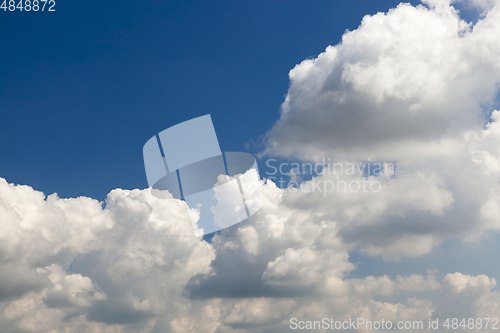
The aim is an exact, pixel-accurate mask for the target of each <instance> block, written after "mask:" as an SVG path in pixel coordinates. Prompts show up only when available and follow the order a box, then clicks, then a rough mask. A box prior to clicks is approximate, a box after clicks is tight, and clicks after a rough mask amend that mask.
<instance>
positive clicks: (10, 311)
mask: <svg viewBox="0 0 500 333" xmlns="http://www.w3.org/2000/svg"><path fill="white" fill-rule="evenodd" d="M285 193H286V192H285V191H283V190H282V189H279V188H277V187H276V186H275V185H274V184H273V183H271V182H269V183H268V184H266V185H264V197H265V199H264V204H263V207H262V209H261V211H259V212H258V213H257V216H256V217H255V219H254V220H252V221H250V223H248V224H247V225H244V226H242V227H240V228H239V229H238V231H237V235H236V237H221V236H215V237H214V239H213V242H212V243H211V244H209V243H207V242H205V241H203V240H202V239H200V238H195V237H193V236H191V237H190V236H187V234H184V235H183V236H179V235H180V232H182V229H183V228H186V229H189V228H191V226H190V222H189V217H188V214H187V207H186V206H185V205H184V203H183V202H181V201H178V200H163V199H158V198H156V197H154V196H152V195H151V194H150V192H149V190H142V191H140V190H134V191H125V190H114V191H112V192H111V193H110V194H109V195H108V197H107V199H106V205H105V207H102V206H101V203H99V202H97V201H95V200H92V199H89V198H85V197H80V198H75V199H60V198H58V197H57V196H56V195H51V196H49V197H47V198H45V197H44V195H43V194H42V193H40V192H37V191H34V190H33V189H32V188H30V187H28V186H15V185H13V184H8V183H7V182H6V181H5V180H3V179H1V180H0V216H1V218H0V222H1V223H0V237H1V243H0V244H1V250H0V258H1V260H0V280H1V282H2V283H1V284H0V309H1V312H0V327H2V332H67V331H71V332H275V331H282V330H288V329H289V328H288V325H289V320H290V318H293V317H295V318H302V319H309V320H317V319H321V318H323V317H325V318H335V319H337V320H341V319H347V318H350V317H363V318H370V319H373V320H377V319H378V320H380V319H382V318H384V320H392V321H395V322H396V321H399V320H423V321H426V320H427V318H429V317H432V316H433V315H438V314H439V315H450V314H451V315H456V313H457V312H456V309H457V304H463V306H460V307H459V308H458V310H460V311H461V312H460V314H461V315H464V316H495V315H497V314H498V310H495V307H496V309H498V304H499V303H498V302H499V297H500V296H499V295H498V294H497V292H496V291H493V290H492V289H493V288H494V286H495V284H496V282H495V280H494V279H493V278H489V277H487V276H485V275H479V276H469V275H465V274H461V273H454V274H448V275H446V277H445V278H444V279H443V280H442V281H439V280H437V279H436V276H435V274H434V272H432V271H429V272H428V273H427V274H426V275H419V274H412V275H407V276H400V275H398V276H395V277H394V278H391V277H389V276H386V275H384V276H367V277H364V278H357V279H354V278H348V274H349V272H351V271H353V270H354V269H355V266H354V265H353V264H352V263H351V262H349V260H348V259H349V246H348V245H346V244H345V243H344V242H343V241H342V238H341V237H340V236H339V233H338V227H337V223H336V222H335V221H332V220H326V219H324V218H322V217H321V215H320V214H318V213H315V212H313V211H310V210H307V209H304V208H297V207H294V206H295V205H294V204H293V201H288V200H287V199H286V195H285ZM172 235H175V236H172ZM402 292H406V293H408V292H409V293H411V294H412V295H413V296H412V297H410V298H408V300H407V301H406V302H405V303H404V304H401V303H390V302H380V301H376V300H374V297H376V296H378V295H379V296H380V295H382V296H390V295H397V294H399V293H402ZM424 292H437V293H439V295H440V296H439V299H438V301H437V302H435V304H433V302H432V301H431V300H429V299H426V298H425V297H422V296H421V295H422V293H424Z"/></svg>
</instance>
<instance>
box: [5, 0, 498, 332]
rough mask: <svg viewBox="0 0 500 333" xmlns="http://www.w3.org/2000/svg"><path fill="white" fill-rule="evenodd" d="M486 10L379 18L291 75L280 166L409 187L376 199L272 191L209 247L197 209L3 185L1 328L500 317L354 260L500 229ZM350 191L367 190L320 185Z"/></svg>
mask: <svg viewBox="0 0 500 333" xmlns="http://www.w3.org/2000/svg"><path fill="white" fill-rule="evenodd" d="M477 5H481V10H484V11H485V12H484V15H483V16H482V18H481V19H480V20H479V21H478V22H477V23H476V24H474V25H471V24H468V23H466V22H464V21H462V20H461V19H460V17H459V14H458V13H457V11H456V10H455V9H454V8H453V7H451V6H450V4H449V3H447V2H445V1H433V2H430V3H429V4H428V5H427V6H417V7H412V6H410V5H405V4H402V5H400V6H398V7H397V8H395V9H393V10H390V11H389V12H388V13H385V14H384V13H380V14H377V15H374V16H367V17H365V18H364V19H363V22H362V24H361V26H360V27H359V28H358V29H357V30H355V31H351V32H347V33H346V34H345V35H344V37H343V39H342V43H340V44H339V45H336V46H330V47H328V48H327V49H326V51H325V52H324V53H322V54H321V55H319V56H318V58H316V59H311V60H305V61H304V62H302V63H301V64H299V65H297V67H296V68H294V69H293V70H292V71H291V72H290V78H291V85H290V89H289V92H288V95H287V98H286V100H285V102H284V103H283V107H282V111H281V117H280V119H279V121H278V122H277V123H276V124H275V126H274V127H273V128H272V129H271V131H270V132H269V133H268V135H267V140H268V146H267V150H266V152H267V153H268V154H273V155H281V156H285V157H297V158H300V159H303V160H320V159H322V158H323V157H331V158H332V159H335V160H337V161H350V160H359V159H361V160H363V159H367V158H372V159H373V160H389V161H393V162H395V163H396V164H397V172H396V174H395V175H379V176H370V177H368V178H369V179H370V180H377V181H378V182H380V184H381V190H380V191H378V192H376V193H375V192H368V193H366V192H362V191H360V192H356V193H354V192H352V193H351V192H348V193H335V192H333V193H328V194H326V193H324V192H321V191H318V190H317V189H315V187H314V184H313V181H310V182H307V183H306V184H304V186H303V189H305V190H307V191H308V192H306V191H291V190H290V189H280V188H278V187H277V186H276V185H275V184H274V183H273V182H271V181H267V182H265V183H263V195H264V201H263V206H262V208H261V209H260V211H259V212H257V213H256V214H255V215H254V216H253V217H252V218H251V219H249V220H248V221H247V222H246V223H245V224H243V225H238V228H237V230H236V231H235V233H236V235H235V237H224V236H215V237H214V238H213V240H212V241H211V242H210V243H207V242H205V241H204V240H202V239H199V238H195V237H192V236H191V232H192V229H191V228H192V227H191V223H190V219H189V214H188V210H187V206H186V205H185V203H184V202H182V201H179V200H174V199H171V200H165V199H159V198H156V197H155V196H152V195H151V193H150V191H149V190H133V191H126V190H121V189H116V190H113V191H112V192H110V193H109V195H108V197H107V199H106V201H105V202H104V203H100V202H98V201H96V200H93V199H90V198H85V197H79V198H73V199H61V198H58V197H57V195H55V194H53V195H50V196H48V197H45V196H44V194H43V193H40V192H37V191H35V190H33V189H32V188H30V187H28V186H21V185H14V184H8V183H7V181H6V180H4V179H1V178H0V328H1V331H2V332H7V333H8V332H47V333H48V332H51V333H53V332H117V333H118V332H120V333H122V332H285V331H290V328H289V321H290V318H298V319H300V320H321V319H322V318H324V317H325V318H334V319H336V320H346V319H348V318H357V317H360V318H361V317H362V318H367V319H370V320H381V319H384V320H386V321H387V320H389V321H394V322H396V321H399V320H403V321H404V320H410V321H414V320H422V321H423V322H425V323H427V321H428V318H437V317H440V318H444V317H460V318H462V317H466V318H468V317H472V318H476V317H483V318H493V317H497V318H498V317H500V295H499V294H498V292H497V291H496V290H495V289H494V288H495V286H496V280H495V278H494V277H493V276H486V275H484V274H483V273H482V272H475V273H474V274H465V273H460V272H456V271H450V272H440V273H439V274H440V275H441V277H438V275H439V274H438V273H437V271H435V270H434V269H436V268H438V267H433V266H429V267H428V269H429V270H428V271H427V273H425V274H422V273H420V274H419V273H413V272H411V267H410V268H408V269H406V270H405V271H404V272H401V274H395V275H383V274H382V275H371V274H365V275H364V276H357V277H356V278H354V277H352V276H353V273H354V272H356V269H357V266H356V263H355V262H352V261H350V256H351V253H352V252H353V251H361V252H362V253H364V254H365V255H366V256H373V257H377V258H378V257H381V258H383V259H384V260H389V261H392V260H400V261H403V262H404V260H406V259H407V258H408V257H420V256H423V255H425V254H429V253H432V251H433V250H435V249H436V248H437V247H439V245H440V244H442V243H443V242H446V240H449V239H459V240H463V241H467V242H474V241H478V240H481V237H484V236H485V234H489V233H492V232H494V231H495V230H498V229H500V223H499V216H500V188H499V180H500V112H499V111H494V110H493V106H494V105H495V103H496V96H497V92H498V84H499V82H500V39H498V37H497V36H499V35H500V5H496V4H495V3H494V2H483V1H477ZM337 176H339V177H340V179H342V180H345V181H352V180H363V179H365V176H363V175H356V174H352V175H351V174H340V175H333V174H324V175H320V176H318V177H316V178H314V181H316V182H318V181H323V182H325V181H329V180H332V181H334V180H337ZM397 297H402V298H403V300H402V301H395V299H396V298H397ZM391 299H392V300H391ZM361 331H364V330H363V329H361ZM405 331H411V330H405ZM421 331H422V330H420V332H421ZM481 331H482V332H484V331H485V330H481Z"/></svg>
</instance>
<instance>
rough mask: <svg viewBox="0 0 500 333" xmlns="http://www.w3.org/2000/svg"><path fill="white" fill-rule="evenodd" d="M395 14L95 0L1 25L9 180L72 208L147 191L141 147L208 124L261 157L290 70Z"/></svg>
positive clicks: (304, 6)
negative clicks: (83, 201)
mask: <svg viewBox="0 0 500 333" xmlns="http://www.w3.org/2000/svg"><path fill="white" fill-rule="evenodd" d="M413 3H415V4H416V3H417V2H415V1H414V2H413ZM397 4H398V1H319V0H318V1H297V0H291V1H219V2H211V1H165V2H160V1H155V2H152V1H146V2H140V3H139V2H131V1H121V2H108V1H107V2H97V1H96V2H60V3H59V2H58V3H57V7H56V12H50V13H48V12H44V13H41V12H38V13H34V12H30V13H27V12H22V13H20V12H12V13H11V12H6V13H0V14H1V15H2V19H1V20H0V27H1V31H3V33H2V35H1V36H0V41H1V45H2V51H1V52H0V101H1V112H0V126H1V129H0V156H1V157H2V162H1V163H0V175H1V176H2V177H4V178H6V179H7V181H8V182H11V183H16V184H29V185H30V186H33V187H34V188H35V189H37V190H40V191H43V192H44V193H46V194H51V193H54V192H57V193H58V194H59V195H60V196H61V197H76V196H81V195H85V196H90V197H93V198H96V199H99V200H102V199H104V198H105V196H106V195H107V193H108V192H109V191H110V190H111V189H113V188H125V189H132V188H144V187H146V186H147V182H146V177H145V173H144V167H143V161H142V145H143V144H144V143H145V142H146V141H147V140H148V139H149V138H150V137H151V136H152V135H154V134H155V133H158V132H159V131H161V130H163V129H165V128H167V127H170V126H172V125H175V124H177V123H179V122H182V121H185V120H188V119H191V118H194V117H197V116H200V115H203V114H207V113H210V114H211V115H212V119H213V121H214V126H215V128H216V131H217V134H218V139H219V142H220V145H221V148H222V150H224V151H247V149H248V150H249V151H251V152H253V153H255V152H259V151H261V150H262V146H261V140H262V135H264V134H265V133H266V132H267V131H268V130H269V129H270V128H271V126H272V124H273V123H274V122H275V121H276V120H277V119H278V116H279V107H280V104H281V103H282V102H283V100H284V95H285V94H286V92H287V89H288V85H289V80H288V72H289V70H290V69H292V68H293V67H294V66H295V65H296V64H298V63H300V62H301V61H302V60H304V59H306V58H311V57H315V56H316V55H317V54H319V53H320V52H322V51H324V49H325V47H326V46H327V45H331V44H336V43H337V42H339V41H340V38H341V35H342V34H343V32H344V31H345V29H350V30H352V29H355V28H356V27H357V26H358V25H359V23H360V20H361V18H362V17H363V16H364V15H366V14H374V13H376V12H377V11H386V10H387V9H388V8H391V7H394V6H395V5H397Z"/></svg>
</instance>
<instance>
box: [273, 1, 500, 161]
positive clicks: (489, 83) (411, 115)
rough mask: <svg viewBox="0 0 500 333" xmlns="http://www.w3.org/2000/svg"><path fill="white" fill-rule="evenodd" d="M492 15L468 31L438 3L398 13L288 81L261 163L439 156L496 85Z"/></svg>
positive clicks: (483, 109)
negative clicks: (268, 159)
mask: <svg viewBox="0 0 500 333" xmlns="http://www.w3.org/2000/svg"><path fill="white" fill-rule="evenodd" d="M499 15H500V9H499V8H498V6H495V7H493V8H492V9H491V10H490V11H489V12H488V13H487V14H486V15H485V17H484V18H483V19H482V20H480V21H479V22H477V23H476V24H475V25H473V26H472V25H471V24H469V23H467V22H465V21H463V20H462V19H461V18H460V16H459V14H458V12H457V11H456V10H455V9H454V8H453V7H452V6H450V5H449V3H447V2H446V1H429V6H423V5H419V6H416V7H413V6H411V5H409V4H400V5H399V6H398V7H397V8H395V9H392V10H390V11H389V12H387V13H378V14H376V15H373V16H365V17H364V18H363V21H362V23H361V25H360V26H359V27H358V29H356V30H354V31H349V32H346V33H345V34H344V36H343V37H342V42H341V43H339V44H338V45H335V46H328V47H327V48H326V50H325V52H323V53H321V54H320V55H319V56H318V57H317V58H315V59H308V60H304V61H303V62H302V63H300V64H299V65H297V66H296V67H295V68H294V69H292V70H291V71H290V74H289V76H290V82H291V84H290V88H289V90H288V94H287V96H286V99H285V101H284V103H283V104H282V107H281V115H280V119H279V120H278V122H277V123H276V124H275V125H274V127H273V128H272V129H271V130H270V131H269V133H268V134H267V144H268V146H267V150H266V152H267V153H270V154H271V153H272V154H274V155H281V156H298V157H299V158H303V159H312V160H318V159H320V158H322V157H324V156H325V155H326V156H335V157H337V158H339V157H349V158H367V157H372V158H375V159H401V158H412V157H415V156H416V155H417V156H418V157H421V156H422V155H424V156H426V155H440V154H449V153H452V152H455V151H457V150H459V149H460V148H461V147H460V145H457V144H456V143H455V142H454V139H455V135H457V134H458V133H461V132H463V131H465V130H469V129H475V128H481V127H482V126H483V124H484V123H485V121H486V120H487V118H488V115H489V113H490V112H491V110H490V109H488V108H489V107H491V105H492V103H493V102H494V100H495V96H496V93H497V92H498V84H499V82H500V42H499V40H498V38H496V36H497V35H498V31H499V30H500V23H499V22H500V20H499Z"/></svg>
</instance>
